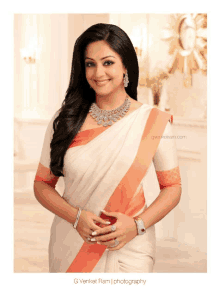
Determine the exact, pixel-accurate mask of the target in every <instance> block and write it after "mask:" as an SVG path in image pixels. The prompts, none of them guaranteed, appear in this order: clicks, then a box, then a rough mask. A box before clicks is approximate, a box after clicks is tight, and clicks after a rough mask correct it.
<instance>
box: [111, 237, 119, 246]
mask: <svg viewBox="0 0 220 296" xmlns="http://www.w3.org/2000/svg"><path fill="white" fill-rule="evenodd" d="M118 245H119V241H118V240H117V238H116V239H115V243H114V245H113V246H112V248H114V247H117V246H118Z"/></svg>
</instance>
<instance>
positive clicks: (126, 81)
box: [123, 71, 129, 87]
mask: <svg viewBox="0 0 220 296" xmlns="http://www.w3.org/2000/svg"><path fill="white" fill-rule="evenodd" d="M123 81H124V87H127V86H128V83H129V80H128V72H127V71H126V73H125V76H124V79H123Z"/></svg>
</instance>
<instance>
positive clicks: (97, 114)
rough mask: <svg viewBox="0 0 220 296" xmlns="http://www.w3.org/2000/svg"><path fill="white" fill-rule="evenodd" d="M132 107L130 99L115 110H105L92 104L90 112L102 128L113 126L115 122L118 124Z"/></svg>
mask: <svg viewBox="0 0 220 296" xmlns="http://www.w3.org/2000/svg"><path fill="white" fill-rule="evenodd" d="M130 105H131V101H129V99H128V98H126V99H125V101H124V103H123V104H122V105H121V106H119V107H118V108H115V109H113V110H103V109H100V108H99V107H98V105H97V104H96V103H92V105H91V107H90V109H89V112H90V113H91V116H92V118H94V119H95V120H96V121H97V122H98V124H99V125H100V124H101V125H102V126H108V125H112V124H113V121H114V122H116V121H117V120H118V119H121V118H122V117H124V116H125V114H126V113H127V112H128V110H129V108H130Z"/></svg>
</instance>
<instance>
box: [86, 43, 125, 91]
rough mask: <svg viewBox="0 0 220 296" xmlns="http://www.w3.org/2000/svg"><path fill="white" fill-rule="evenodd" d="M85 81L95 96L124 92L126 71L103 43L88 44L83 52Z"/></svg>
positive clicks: (120, 61)
mask: <svg viewBox="0 0 220 296" xmlns="http://www.w3.org/2000/svg"><path fill="white" fill-rule="evenodd" d="M85 69H86V79H87V81H88V83H89V84H90V86H91V87H92V88H93V89H94V91H95V92H96V94H97V95H101V96H106V95H110V94H112V93H113V92H116V91H118V90H119V91H120V90H124V83H123V74H125V73H126V69H125V67H124V66H123V64H122V60H121V57H120V55H119V54H118V53H116V52H115V51H113V50H112V49H111V47H110V46H109V45H108V43H107V42H105V41H97V42H93V43H90V44H89V45H88V46H87V49H86V51H85Z"/></svg>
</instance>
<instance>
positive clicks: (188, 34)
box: [161, 13, 207, 87]
mask: <svg viewBox="0 0 220 296" xmlns="http://www.w3.org/2000/svg"><path fill="white" fill-rule="evenodd" d="M161 39H162V40H164V41H168V42H170V49H169V54H170V55H172V57H171V59H170V61H169V62H168V65H167V72H168V73H169V74H173V73H174V72H175V71H176V69H178V70H180V71H181V72H182V73H184V86H185V87H190V86H191V85H192V74H193V73H196V72H197V71H199V70H201V71H202V73H203V74H207V14H202V13H191V14H172V15H171V18H170V22H169V23H168V24H167V26H166V27H165V28H164V29H163V30H162V36H161Z"/></svg>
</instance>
